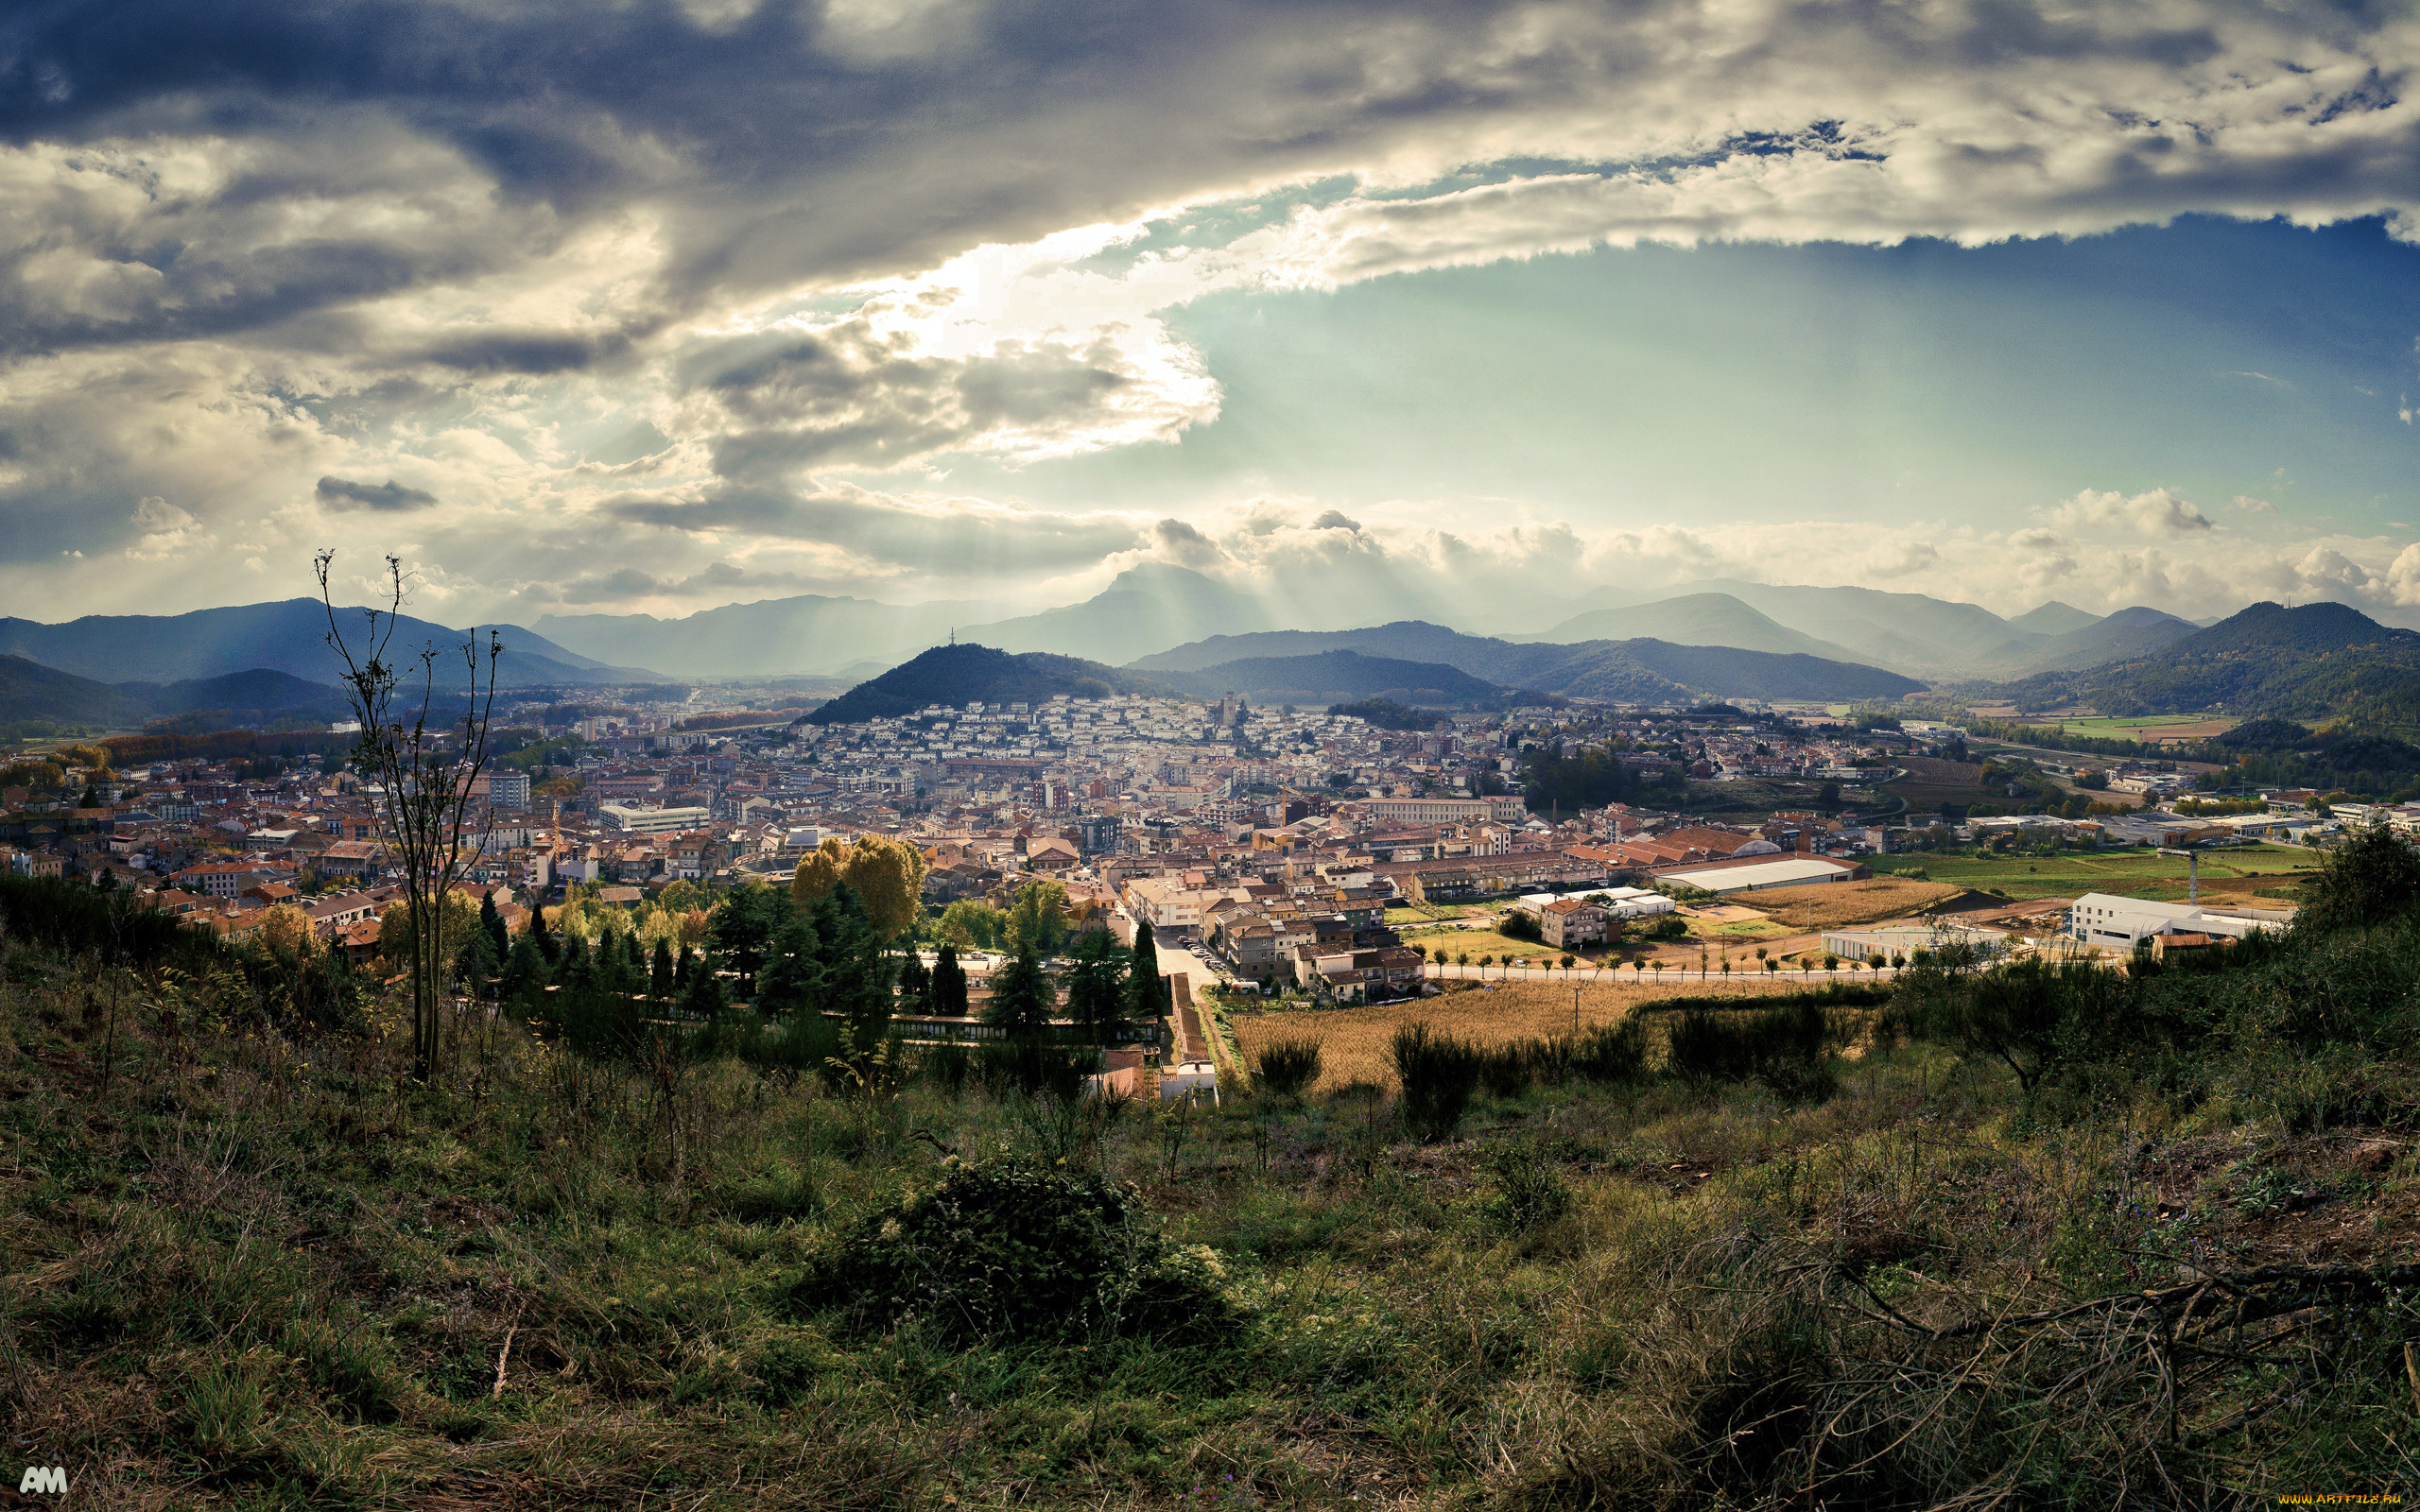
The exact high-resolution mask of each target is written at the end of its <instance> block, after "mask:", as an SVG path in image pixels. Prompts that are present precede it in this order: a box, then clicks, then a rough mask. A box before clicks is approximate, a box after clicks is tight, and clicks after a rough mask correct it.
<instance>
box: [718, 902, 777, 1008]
mask: <svg viewBox="0 0 2420 1512" xmlns="http://www.w3.org/2000/svg"><path fill="white" fill-rule="evenodd" d="M789 917H790V894H789V890H788V889H787V888H780V887H768V886H766V885H764V884H762V883H751V884H748V885H745V886H739V887H734V888H733V889H732V890H731V893H730V895H729V896H728V897H726V898H724V899H723V902H722V906H721V907H719V908H717V909H716V910H715V917H714V923H713V925H712V926H711V927H710V929H709V932H708V933H709V936H710V937H711V939H712V942H713V944H714V948H715V951H716V953H717V954H718V955H720V956H721V957H722V959H723V960H724V962H725V963H726V964H727V965H729V966H730V968H731V969H732V970H733V971H736V972H738V973H739V995H740V996H741V997H743V998H746V999H748V1000H750V1001H753V1000H754V999H755V996H756V973H757V972H758V971H761V970H763V969H764V965H765V957H766V955H767V954H769V952H770V951H771V949H772V945H773V936H774V935H775V934H776V933H777V932H778V931H779V930H780V929H781V927H782V926H783V925H784V924H785V923H787V922H788V921H789Z"/></svg>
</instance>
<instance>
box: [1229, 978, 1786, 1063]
mask: <svg viewBox="0 0 2420 1512" xmlns="http://www.w3.org/2000/svg"><path fill="white" fill-rule="evenodd" d="M1579 986H1580V1022H1581V1025H1582V1027H1583V1028H1584V1027H1588V1026H1590V1025H1594V1024H1599V1023H1612V1022H1616V1020H1618V1019H1620V1018H1621V1017H1622V1015H1623V1014H1624V1013H1626V1012H1628V1011H1629V1010H1630V1008H1631V1007H1632V1006H1633V1005H1635V1004H1639V1003H1647V1002H1652V1001H1653V1000H1655V999H1657V998H1677V997H1703V996H1706V995H1708V994H1720V995H1723V996H1750V995H1756V994H1763V993H1770V992H1795V991H1803V990H1805V989H1806V986H1807V984H1806V983H1804V982H1801V981H1799V980H1797V979H1796V977H1795V976H1794V975H1790V976H1788V977H1787V979H1786V980H1780V981H1765V980H1757V981H1751V980H1749V979H1748V978H1747V977H1746V976H1745V975H1742V976H1741V977H1740V978H1739V979H1738V980H1737V981H1736V982H1731V983H1723V984H1718V985H1715V986H1711V987H1709V986H1703V985H1701V984H1699V983H1696V982H1690V983H1687V984H1685V985H1684V984H1680V983H1668V984H1665V985H1663V986H1658V985H1656V984H1655V983H1652V982H1642V983H1636V984H1634V983H1629V982H1623V983H1619V984H1616V983H1614V982H1612V981H1607V982H1605V983H1603V984H1602V985H1599V984H1595V983H1591V982H1587V981H1584V980H1583V981H1582V982H1581V983H1580V984H1579ZM1421 1019H1426V1020H1427V1021H1428V1022H1431V1023H1433V1024H1435V1025H1437V1026H1438V1027H1439V1028H1441V1029H1450V1030H1452V1031H1454V1032H1455V1033H1457V1034H1461V1035H1467V1036H1468V1037H1470V1038H1471V1039H1474V1040H1478V1041H1479V1042H1481V1043H1482V1044H1498V1043H1501V1042H1503V1041H1505V1040H1529V1039H1535V1038H1540V1037H1543V1036H1546V1035H1555V1034H1569V1033H1570V1032H1571V988H1568V987H1564V986H1563V985H1562V984H1560V983H1557V984H1555V985H1553V986H1548V985H1547V984H1546V983H1543V982H1511V983H1506V984H1504V985H1502V986H1496V985H1495V984H1494V983H1491V984H1489V990H1487V991H1484V992H1481V991H1477V990H1472V991H1463V992H1449V993H1447V994H1445V995H1444V996H1443V997H1436V998H1421V999H1417V1000H1415V1001H1412V1002H1409V1003H1383V1004H1379V1005H1376V1006H1374V1007H1368V1008H1324V1009H1312V1010H1307V1011H1302V1012H1293V1013H1283V1012H1280V1013H1253V1012H1248V1011H1247V1012H1239V1013H1238V1012H1231V1013H1230V1015H1229V1017H1228V1022H1230V1023H1231V1024H1233V1025H1234V1026H1235V1031H1236V1043H1237V1044H1238V1045H1239V1046H1240V1047H1241V1048H1242V1050H1243V1055H1244V1059H1245V1061H1246V1062H1247V1063H1250V1062H1251V1061H1252V1060H1253V1057H1255V1056H1256V1055H1257V1054H1258V1051H1259V1047H1260V1046H1261V1045H1263V1044H1265V1043H1267V1042H1268V1041H1269V1040H1275V1039H1283V1040H1292V1039H1300V1038H1305V1037H1307V1038H1311V1039H1315V1040H1319V1042H1320V1079H1319V1082H1318V1088H1317V1090H1319V1091H1336V1090H1337V1089H1338V1088H1340V1087H1342V1086H1344V1085H1345V1084H1346V1083H1348V1082H1354V1081H1366V1082H1370V1083H1373V1084H1374V1085H1376V1086H1380V1087H1385V1088H1388V1089H1390V1090H1392V1088H1393V1086H1394V1072H1393V1070H1392V1068H1391V1067H1389V1066H1388V1064H1387V1044H1388V1041H1389V1040H1392V1039H1393V1037H1394V1032H1395V1030H1396V1029H1397V1028H1399V1027H1401V1026H1402V1025H1404V1024H1407V1023H1410V1022H1414V1021H1416V1020H1421Z"/></svg>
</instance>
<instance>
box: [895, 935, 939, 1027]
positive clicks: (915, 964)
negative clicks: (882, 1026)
mask: <svg viewBox="0 0 2420 1512" xmlns="http://www.w3.org/2000/svg"><path fill="white" fill-rule="evenodd" d="M932 1007H933V973H932V972H931V971H927V970H925V958H924V957H923V956H921V955H919V954H916V952H915V950H914V948H913V947H910V948H909V949H908V951H907V952H905V953H904V957H903V959H902V960H901V961H900V963H899V1011H900V1012H902V1013H929V1012H931V1011H932Z"/></svg>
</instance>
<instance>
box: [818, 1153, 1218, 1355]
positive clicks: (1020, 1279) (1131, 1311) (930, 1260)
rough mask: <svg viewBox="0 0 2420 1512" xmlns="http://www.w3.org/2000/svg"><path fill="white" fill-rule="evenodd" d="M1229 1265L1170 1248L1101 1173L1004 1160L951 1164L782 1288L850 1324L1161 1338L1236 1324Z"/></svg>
mask: <svg viewBox="0 0 2420 1512" xmlns="http://www.w3.org/2000/svg"><path fill="white" fill-rule="evenodd" d="M1223 1281H1224V1267H1223V1264H1222V1263H1220V1262H1219V1260H1218V1258H1217V1256H1216V1255H1214V1254H1210V1253H1208V1252H1207V1251H1200V1250H1198V1249H1196V1250H1184V1251H1176V1250H1171V1249H1170V1248H1169V1247H1168V1246H1167V1245H1166V1243H1165V1242H1164V1241H1163V1240H1162V1239H1161V1238H1160V1235H1159V1233H1158V1230H1157V1227H1156V1225H1155V1224H1154V1222H1153V1220H1152V1218H1151V1215H1150V1212H1149V1211H1147V1210H1146V1209H1145V1208H1144V1207H1143V1204H1142V1201H1141V1199H1140V1197H1138V1196H1137V1195H1136V1194H1135V1192H1134V1189H1133V1188H1132V1187H1131V1186H1128V1185H1127V1184H1125V1183H1123V1182H1116V1181H1112V1180H1110V1179H1109V1178H1107V1177H1103V1176H1101V1175H1099V1174H1098V1173H1096V1172H1091V1171H1083V1170H1073V1169H1066V1168H1063V1167H1057V1166H1049V1165H1045V1164H1042V1163H1041V1162H1039V1161H1036V1160H1014V1159H1003V1160H985V1161H977V1162H971V1163H970V1162H966V1161H962V1160H958V1159H957V1158H955V1157H952V1158H950V1159H949V1160H945V1161H944V1162H943V1174H942V1179H941V1182H940V1184H939V1185H938V1186H935V1187H933V1188H932V1189H931V1190H929V1191H923V1192H918V1191H910V1192H909V1193H908V1194H907V1195H906V1196H904V1197H902V1198H900V1199H899V1200H898V1201H897V1202H894V1203H891V1204H890V1205H888V1206H886V1207H883V1208H880V1209H878V1210H876V1211H873V1212H870V1213H868V1214H866V1215H865V1216H864V1217H863V1218H860V1219H859V1220H858V1221H857V1222H856V1223H855V1224H854V1225H852V1226H850V1227H849V1228H848V1229H845V1230H843V1231H842V1232H840V1233H839V1234H838V1235H836V1236H834V1237H833V1238H832V1239H830V1240H828V1241H827V1242H826V1243H825V1244H824V1245H823V1246H821V1248H820V1249H818V1250H817V1251H816V1252H815V1253H814V1254H813V1255H812V1256H810V1257H809V1259H808V1262H807V1263H806V1265H805V1267H804V1269H803V1270H801V1271H800V1272H798V1273H797V1274H795V1275H794V1276H793V1277H791V1278H790V1279H789V1280H787V1282H785V1283H784V1284H783V1286H782V1287H781V1289H780V1292H779V1295H778V1296H777V1297H776V1303H777V1305H778V1306H779V1307H780V1308H781V1309H782V1310H784V1311H786V1312H787V1313H788V1314H791V1315H793V1316H804V1315H806V1314H816V1313H828V1314H838V1322H839V1323H840V1325H841V1326H842V1327H843V1328H844V1329H846V1330H849V1331H851V1332H865V1331H873V1330H879V1329H883V1328H889V1327H893V1326H896V1325H898V1324H901V1323H905V1322H908V1321H909V1320H911V1319H912V1320H914V1321H915V1322H917V1323H918V1324H920V1325H921V1326H922V1327H923V1329H924V1330H925V1332H926V1333H927V1334H928V1335H930V1336H933V1337H935V1338H938V1339H941V1340H943V1341H946V1342H949V1343H953V1344H966V1343H971V1342H974V1341H976V1340H980V1339H1023V1340H1046V1339H1068V1338H1078V1337H1087V1336H1091V1337H1098V1336H1104V1335H1113V1334H1118V1333H1144V1334H1158V1335H1163V1336H1165V1335H1167V1334H1169V1333H1171V1332H1175V1333H1179V1334H1183V1333H1185V1332H1191V1331H1200V1330H1215V1329H1218V1328H1219V1327H1222V1326H1225V1325H1228V1324H1231V1323H1233V1322H1235V1321H1236V1308H1235V1306H1234V1304H1233V1303H1232V1302H1231V1300H1230V1299H1229V1297H1228V1296H1227V1294H1226V1292H1225V1290H1224V1289H1223Z"/></svg>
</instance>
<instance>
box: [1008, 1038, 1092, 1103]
mask: <svg viewBox="0 0 2420 1512" xmlns="http://www.w3.org/2000/svg"><path fill="white" fill-rule="evenodd" d="M981 1057H982V1058H981V1066H982V1071H983V1082H984V1085H985V1086H987V1087H990V1088H991V1089H992V1090H993V1091H994V1092H998V1093H1003V1094H1005V1093H1010V1092H1021V1093H1024V1094H1025V1095H1026V1096H1029V1097H1031V1096H1036V1095H1040V1094H1043V1093H1048V1094H1049V1095H1050V1096H1053V1097H1058V1098H1061V1099H1068V1098H1074V1097H1079V1096H1080V1095H1082V1093H1083V1090H1084V1078H1085V1077H1087V1076H1090V1075H1093V1074H1096V1073H1098V1071H1099V1070H1100V1069H1101V1067H1102V1065H1103V1064H1104V1061H1103V1059H1102V1057H1101V1053H1100V1052H1099V1051H1098V1050H1097V1049H1094V1048H1091V1047H1090V1046H1083V1047H1068V1046H1063V1045H1054V1044H1050V1043H1047V1042H1046V1041H1043V1040H993V1041H991V1042H989V1043H987V1044H985V1045H984V1046H983V1048H982V1052H981Z"/></svg>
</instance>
